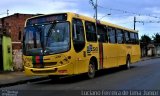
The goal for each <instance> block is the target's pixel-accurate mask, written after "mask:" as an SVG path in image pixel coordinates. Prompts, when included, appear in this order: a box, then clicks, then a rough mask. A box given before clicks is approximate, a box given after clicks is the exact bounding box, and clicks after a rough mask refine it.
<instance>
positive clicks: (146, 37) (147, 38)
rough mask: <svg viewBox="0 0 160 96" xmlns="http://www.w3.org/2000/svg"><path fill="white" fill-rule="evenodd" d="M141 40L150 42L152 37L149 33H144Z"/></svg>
mask: <svg viewBox="0 0 160 96" xmlns="http://www.w3.org/2000/svg"><path fill="white" fill-rule="evenodd" d="M140 41H141V42H142V43H146V44H149V43H151V38H150V37H149V36H148V35H142V36H141V39H140Z"/></svg>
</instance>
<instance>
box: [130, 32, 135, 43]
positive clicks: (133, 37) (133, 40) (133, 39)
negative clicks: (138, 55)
mask: <svg viewBox="0 0 160 96" xmlns="http://www.w3.org/2000/svg"><path fill="white" fill-rule="evenodd" d="M130 41H131V44H135V36H134V33H132V32H130Z"/></svg>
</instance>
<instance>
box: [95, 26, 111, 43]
mask: <svg viewBox="0 0 160 96" xmlns="http://www.w3.org/2000/svg"><path fill="white" fill-rule="evenodd" d="M98 27H104V28H103V29H102V30H103V32H104V34H103V33H102V34H103V35H105V37H104V39H105V40H104V41H100V38H101V34H99V32H98V30H99V29H98ZM100 29H101V28H100ZM104 30H105V31H104ZM97 34H98V35H99V36H100V38H98V42H100V43H108V27H107V26H106V25H103V24H97Z"/></svg>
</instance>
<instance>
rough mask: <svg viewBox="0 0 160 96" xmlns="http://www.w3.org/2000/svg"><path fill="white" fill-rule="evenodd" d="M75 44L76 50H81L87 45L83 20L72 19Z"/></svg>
mask: <svg viewBox="0 0 160 96" xmlns="http://www.w3.org/2000/svg"><path fill="white" fill-rule="evenodd" d="M72 37H73V45H74V49H75V51H76V52H80V51H81V50H82V49H83V48H84V47H85V38H84V27H83V23H82V20H80V19H73V20H72Z"/></svg>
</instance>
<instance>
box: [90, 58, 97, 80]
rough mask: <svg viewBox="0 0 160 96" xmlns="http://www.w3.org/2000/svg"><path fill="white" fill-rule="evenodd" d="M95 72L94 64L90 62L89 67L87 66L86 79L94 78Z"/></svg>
mask: <svg viewBox="0 0 160 96" xmlns="http://www.w3.org/2000/svg"><path fill="white" fill-rule="evenodd" d="M95 72H96V68H95V64H94V62H93V61H91V62H90V64H89V66H88V77H89V78H90V79H92V78H94V77H95Z"/></svg>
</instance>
